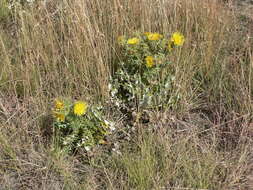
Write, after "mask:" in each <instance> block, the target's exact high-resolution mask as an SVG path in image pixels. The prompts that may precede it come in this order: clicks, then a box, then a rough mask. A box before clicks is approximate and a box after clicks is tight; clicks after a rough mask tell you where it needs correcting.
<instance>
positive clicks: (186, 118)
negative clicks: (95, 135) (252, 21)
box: [0, 0, 253, 190]
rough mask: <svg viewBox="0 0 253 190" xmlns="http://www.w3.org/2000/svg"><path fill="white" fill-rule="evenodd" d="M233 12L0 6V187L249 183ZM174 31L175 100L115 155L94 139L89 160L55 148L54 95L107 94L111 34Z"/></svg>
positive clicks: (241, 53)
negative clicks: (178, 41)
mask: <svg viewBox="0 0 253 190" xmlns="http://www.w3.org/2000/svg"><path fill="white" fill-rule="evenodd" d="M0 5H1V4H0ZM2 7H4V6H2ZM240 22H241V21H240V20H239V19H238V18H237V15H236V13H234V12H233V11H231V10H228V8H227V7H225V6H224V4H222V3H221V2H220V1H218V0H174V1H165V0H157V1H154V0H127V1H120V0H103V1H101V0H100V1H99V0H94V1H83V0H75V1H70V0H63V1H61V0H54V1H53V0H50V1H47V3H46V4H45V3H42V2H40V1H38V2H37V3H35V4H34V5H32V6H25V7H21V6H17V7H16V8H15V9H13V10H12V11H9V10H7V9H4V8H0V62H1V64H0V90H1V91H0V184H1V185H0V189H164V188H165V187H167V189H184V188H185V189H186V188H189V189H191V188H195V189H209V190H210V189H217V190H218V189H224V190H226V189H243V190H244V189H245V190H246V189H250V187H252V186H253V182H252V181H250V179H252V173H251V172H252V162H253V161H252V159H253V156H252V148H250V147H251V146H252V137H253V125H252V124H253V120H252V111H253V109H252V108H253V104H252V95H253V88H252V82H253V76H252V69H253V65H252V64H253V54H252V52H253V51H252V47H253V46H252V44H253V39H252V33H250V31H249V30H247V28H245V27H243V24H242V23H240ZM176 30H178V31H181V32H182V33H183V34H184V35H185V36H186V43H185V45H184V47H182V48H181V49H178V50H177V51H176V53H175V55H173V56H172V57H171V60H172V61H173V62H174V64H175V66H176V80H177V81H178V82H177V84H178V85H177V88H175V93H176V92H177V91H180V93H181V94H182V97H181V99H180V102H178V106H177V108H175V109H174V110H170V111H168V110H167V111H165V112H164V113H154V116H153V117H152V120H151V123H149V124H148V125H146V126H142V125H140V126H139V129H140V130H138V131H139V132H138V133H137V134H135V135H134V136H133V137H131V138H132V139H131V140H130V142H126V141H123V142H119V144H120V147H121V148H120V151H121V154H120V155H118V154H116V153H110V154H108V153H107V152H106V148H103V147H102V148H98V150H97V152H95V153H94V156H91V157H89V159H88V160H87V157H85V156H83V155H76V156H69V155H66V154H64V153H62V152H61V151H60V150H53V149H52V145H51V143H50V142H51V140H50V137H51V128H50V127H51V122H50V117H48V113H49V106H50V103H51V102H52V99H54V98H55V97H58V96H63V97H72V98H81V99H85V100H87V101H89V102H90V103H91V102H93V103H94V102H106V100H107V98H108V89H107V86H108V80H109V76H110V75H111V74H113V71H114V69H115V63H116V62H117V60H118V46H117V37H118V36H119V35H122V34H129V33H132V32H135V31H140V32H144V31H152V32H160V33H163V34H170V33H171V32H174V31H176ZM108 115H116V114H115V113H110V109H108ZM111 119H112V120H114V119H115V117H114V116H111ZM117 127H118V128H124V127H125V126H124V125H122V124H119V125H118V126H117ZM146 129H153V130H151V131H155V132H150V130H146ZM147 131H149V132H147Z"/></svg>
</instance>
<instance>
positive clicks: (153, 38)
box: [148, 33, 163, 41]
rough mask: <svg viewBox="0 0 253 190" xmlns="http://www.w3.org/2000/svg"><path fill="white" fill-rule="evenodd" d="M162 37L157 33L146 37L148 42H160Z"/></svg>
mask: <svg viewBox="0 0 253 190" xmlns="http://www.w3.org/2000/svg"><path fill="white" fill-rule="evenodd" d="M162 37H163V35H161V34H159V33H150V34H149V35H148V40H151V41H153V40H160V39H161V38H162Z"/></svg>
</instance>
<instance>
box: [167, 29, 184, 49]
mask: <svg viewBox="0 0 253 190" xmlns="http://www.w3.org/2000/svg"><path fill="white" fill-rule="evenodd" d="M170 40H171V41H172V42H173V43H174V44H175V45H176V46H182V45H183V44H184V36H183V35H182V34H181V33H180V32H175V33H174V34H173V35H172V37H171V39H170Z"/></svg>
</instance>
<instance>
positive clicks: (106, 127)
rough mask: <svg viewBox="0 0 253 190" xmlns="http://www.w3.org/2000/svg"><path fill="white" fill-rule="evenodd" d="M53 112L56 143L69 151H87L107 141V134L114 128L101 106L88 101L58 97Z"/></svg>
mask: <svg viewBox="0 0 253 190" xmlns="http://www.w3.org/2000/svg"><path fill="white" fill-rule="evenodd" d="M52 112H53V113H52V114H53V117H54V129H55V130H54V133H55V137H56V138H55V140H56V144H58V145H60V146H61V147H63V148H64V149H66V150H67V151H74V150H76V149H77V148H85V149H86V150H87V151H88V150H90V149H91V148H92V147H93V146H95V145H97V144H103V143H104V142H106V136H107V135H108V134H110V133H111V132H112V130H114V128H113V125H112V123H111V122H109V121H107V120H105V119H104V117H103V116H102V113H101V109H100V108H99V107H92V106H88V103H87V102H84V101H76V102H74V103H72V102H71V101H69V100H66V99H65V100H63V99H56V100H55V102H54V106H53V110H52Z"/></svg>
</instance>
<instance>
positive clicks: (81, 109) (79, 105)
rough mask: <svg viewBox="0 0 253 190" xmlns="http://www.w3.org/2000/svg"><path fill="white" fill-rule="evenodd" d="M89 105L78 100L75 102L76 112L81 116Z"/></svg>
mask: <svg viewBox="0 0 253 190" xmlns="http://www.w3.org/2000/svg"><path fill="white" fill-rule="evenodd" d="M87 108H88V105H87V103H86V102H82V101H78V102H76V103H75V104H74V114H75V115H78V116H81V115H84V114H85V113H86V111H87Z"/></svg>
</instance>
